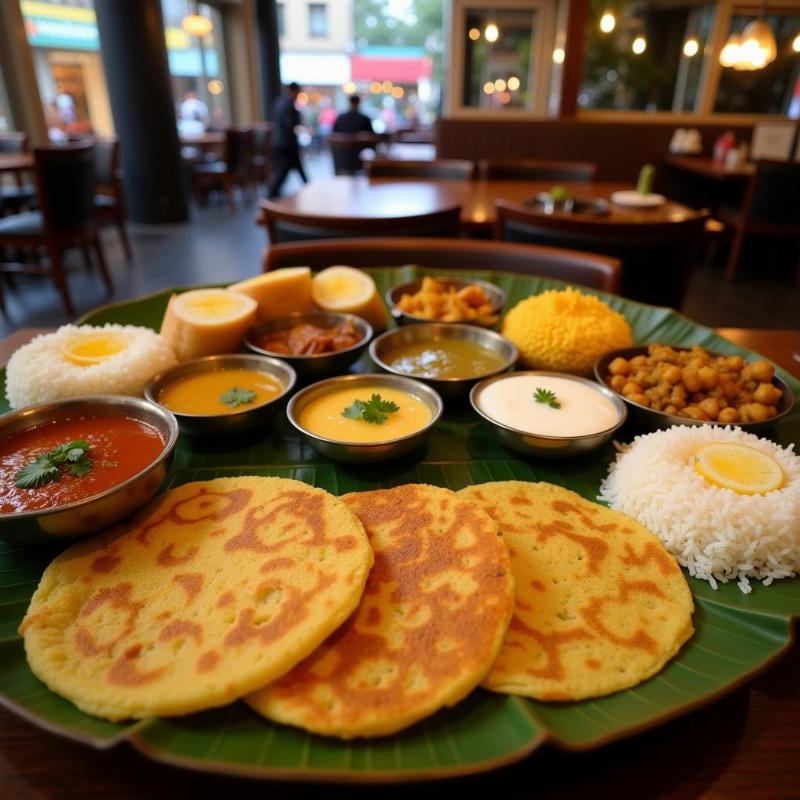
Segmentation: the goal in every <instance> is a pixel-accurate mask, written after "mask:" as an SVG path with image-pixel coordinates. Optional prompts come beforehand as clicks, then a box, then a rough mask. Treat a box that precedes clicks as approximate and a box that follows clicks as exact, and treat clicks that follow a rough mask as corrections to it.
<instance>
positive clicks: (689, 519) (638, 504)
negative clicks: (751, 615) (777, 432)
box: [600, 425, 800, 593]
mask: <svg viewBox="0 0 800 800" xmlns="http://www.w3.org/2000/svg"><path fill="white" fill-rule="evenodd" d="M711 442H732V443H737V444H743V445H748V446H749V447H753V448H756V449H758V450H761V451H763V452H764V453H767V454H768V455H771V456H772V457H773V458H774V459H775V460H776V461H778V463H779V464H780V465H781V468H782V469H783V473H784V476H785V483H784V485H783V487H782V488H781V489H777V490H775V491H772V492H768V493H766V494H763V495H758V494H756V495H742V494H738V493H737V492H734V491H732V490H731V489H721V488H719V487H716V486H713V485H712V484H710V483H708V482H707V481H706V480H705V479H704V478H703V477H702V476H701V475H699V474H698V473H697V472H695V470H694V467H693V466H692V463H691V459H692V456H693V455H694V454H695V453H696V452H697V450H698V449H699V448H700V447H701V446H702V445H705V444H708V443H711ZM793 447H794V445H790V446H789V447H787V448H783V447H780V446H779V445H777V444H774V443H773V442H770V441H768V440H766V439H760V438H759V437H757V436H754V435H753V434H751V433H745V432H744V431H742V430H741V429H739V428H723V427H719V426H711V425H703V426H702V427H684V426H674V427H672V428H670V429H669V430H665V431H658V432H657V433H651V434H648V435H646V436H637V437H636V439H634V440H633V442H632V443H631V444H630V445H629V446H627V447H625V448H623V449H622V452H621V453H620V454H619V455H618V456H617V458H616V460H615V462H614V463H613V464H612V465H611V467H610V471H609V474H608V477H607V478H606V479H605V480H604V481H603V483H602V485H601V487H600V499H601V500H604V501H606V502H608V504H609V505H610V506H611V508H614V509H616V510H618V511H622V512H623V513H625V514H627V515H628V516H630V517H633V518H634V519H635V520H638V521H639V522H640V523H642V525H645V526H646V527H647V528H649V529H650V530H651V531H653V532H654V533H655V534H656V535H657V536H658V538H659V539H661V541H662V542H663V543H664V545H665V547H666V548H667V549H668V550H669V551H670V553H672V554H673V555H674V556H675V557H676V558H677V559H678V562H679V563H680V564H681V565H682V566H684V567H686V568H687V569H688V570H689V574H690V575H693V576H694V577H696V578H702V579H703V580H707V581H709V582H710V583H711V585H712V586H713V587H714V588H715V589H716V588H717V581H721V582H723V583H727V582H728V581H733V580H735V581H737V582H738V585H739V588H740V589H741V590H742V591H743V592H745V593H748V592H750V591H751V586H750V581H749V578H756V579H757V580H760V581H763V583H764V585H765V586H768V585H769V584H770V583H772V581H774V580H777V579H778V578H791V577H794V576H795V575H796V574H797V573H798V571H800V457H798V456H797V455H796V454H795V453H794V452H793Z"/></svg>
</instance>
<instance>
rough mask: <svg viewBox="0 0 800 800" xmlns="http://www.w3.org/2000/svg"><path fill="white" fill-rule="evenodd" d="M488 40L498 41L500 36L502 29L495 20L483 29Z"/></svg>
mask: <svg viewBox="0 0 800 800" xmlns="http://www.w3.org/2000/svg"><path fill="white" fill-rule="evenodd" d="M483 35H484V36H485V37H486V41H487V42H496V41H497V40H498V38H499V37H500V29H499V28H498V27H497V25H495V24H494V22H490V23H489V24H488V25H487V26H486V28H485V29H484V31H483Z"/></svg>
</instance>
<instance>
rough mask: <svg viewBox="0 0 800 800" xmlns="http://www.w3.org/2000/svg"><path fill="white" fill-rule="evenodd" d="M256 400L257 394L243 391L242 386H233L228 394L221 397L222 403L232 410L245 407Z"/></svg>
mask: <svg viewBox="0 0 800 800" xmlns="http://www.w3.org/2000/svg"><path fill="white" fill-rule="evenodd" d="M255 399H256V393H255V392H253V391H251V390H250V389H242V387H241V386H232V387H231V388H230V389H228V391H227V392H223V393H222V394H221V395H220V396H219V401H220V403H225V405H226V406H229V407H230V408H236V407H237V406H244V405H247V404H248V403H252V402H253V400H255Z"/></svg>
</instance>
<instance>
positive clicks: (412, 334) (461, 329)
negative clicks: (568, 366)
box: [369, 322, 517, 402]
mask: <svg viewBox="0 0 800 800" xmlns="http://www.w3.org/2000/svg"><path fill="white" fill-rule="evenodd" d="M446 339H460V340H466V341H470V342H475V343H476V344H479V345H481V346H483V347H485V348H486V349H487V350H491V351H492V352H494V353H497V355H499V356H500V357H501V358H502V359H503V363H502V366H500V367H498V368H497V369H494V370H491V371H490V372H485V373H483V374H482V375H473V376H471V377H469V378H427V377H424V376H422V375H413V374H410V373H407V372H401V371H399V370H397V369H394V368H393V367H392V366H390V365H389V364H388V363H387V362H386V361H385V359H384V356H385V355H386V353H387V352H388V351H389V350H390V349H391V348H393V347H396V346H397V345H402V344H416V343H417V342H430V343H431V344H433V343H435V342H440V341H443V340H446ZM369 354H370V357H371V358H372V360H373V361H374V362H375V363H376V364H377V365H378V366H379V367H380V368H381V369H383V370H386V372H390V373H392V374H393V375H403V376H406V377H409V378H414V379H415V380H418V381H422V382H423V383H426V384H428V386H431V387H433V388H434V389H435V390H436V391H437V392H438V393H439V394H440V395H441V396H442V399H443V400H444V401H445V402H457V401H459V400H465V399H466V398H467V396H468V395H469V390H470V389H471V388H472V387H473V386H474V385H475V384H476V383H477V382H478V381H479V380H481V379H483V378H487V377H490V376H491V375H498V374H499V373H501V372H505V371H506V370H508V369H510V368H511V367H513V366H514V364H515V363H516V360H517V348H516V347H514V345H513V344H512V343H511V342H510V341H509V340H508V339H506V338H505V336H501V335H500V334H499V333H495V332H494V331H490V330H486V329H485V328H479V327H477V326H475V325H456V324H453V323H449V322H425V323H420V324H419V325H406V326H404V327H402V328H393V329H392V330H389V331H386V333H382V334H381V335H380V336H378V337H377V338H376V339H373V341H372V342H371V344H370V346H369Z"/></svg>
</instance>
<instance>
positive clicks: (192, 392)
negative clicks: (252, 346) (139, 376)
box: [158, 369, 283, 415]
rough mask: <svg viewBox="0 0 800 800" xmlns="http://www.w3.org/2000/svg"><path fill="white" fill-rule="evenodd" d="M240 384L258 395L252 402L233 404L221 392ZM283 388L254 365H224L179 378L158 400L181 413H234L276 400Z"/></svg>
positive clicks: (164, 390) (171, 409)
mask: <svg viewBox="0 0 800 800" xmlns="http://www.w3.org/2000/svg"><path fill="white" fill-rule="evenodd" d="M234 386H238V387H239V388H240V389H249V390H250V391H251V392H255V393H256V396H255V398H253V400H252V402H250V403H244V404H242V405H238V406H234V407H231V406H229V405H226V404H225V403H223V402H222V401H221V400H220V399H219V398H220V395H222V394H224V393H225V392H227V391H229V390H230V389H232V388H233V387H234ZM282 391H283V384H282V383H280V381H278V380H276V379H275V378H273V377H271V376H270V375H266V374H265V373H263V372H258V371H257V370H254V369H220V370H214V371H213V372H200V373H197V374H195V375H186V376H184V377H181V378H176V379H175V380H174V381H173V382H172V383H170V384H168V385H167V386H165V387H164V388H163V389H162V390H161V393H160V394H159V395H158V402H159V403H161V404H162V405H165V406H166V407H167V408H168V409H169V410H170V411H177V412H178V413H179V414H204V415H210V414H234V413H236V412H237V411H246V410H247V409H249V408H255V407H256V406H260V405H263V404H264V403H268V402H269V401H270V400H274V399H275V398H276V397H277V396H278V395H279V394H280V393H281V392H282Z"/></svg>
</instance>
